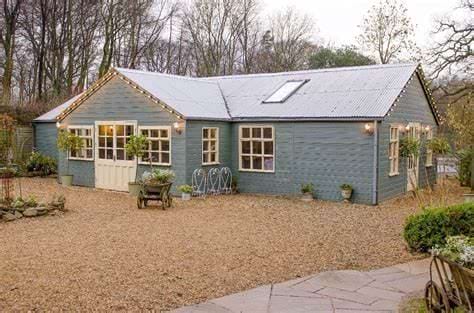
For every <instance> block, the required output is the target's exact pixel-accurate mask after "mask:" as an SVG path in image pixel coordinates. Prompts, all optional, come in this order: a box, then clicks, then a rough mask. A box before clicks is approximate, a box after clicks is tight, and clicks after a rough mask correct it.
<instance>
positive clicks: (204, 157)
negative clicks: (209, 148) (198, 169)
mask: <svg viewBox="0 0 474 313" xmlns="http://www.w3.org/2000/svg"><path fill="white" fill-rule="evenodd" d="M202 163H209V153H207V152H205V153H203V154H202Z"/></svg>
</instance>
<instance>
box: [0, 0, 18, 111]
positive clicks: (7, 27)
mask: <svg viewBox="0 0 474 313" xmlns="http://www.w3.org/2000/svg"><path fill="white" fill-rule="evenodd" d="M0 3H1V4H2V9H3V12H2V13H3V14H2V15H3V21H2V23H1V27H0V43H1V44H2V46H3V50H4V56H5V61H4V62H3V77H2V90H3V96H2V103H3V105H10V104H11V103H10V100H11V89H12V76H13V62H14V61H13V55H14V52H15V36H16V30H17V23H18V16H19V14H20V9H21V6H22V3H23V0H2V1H1V2H0Z"/></svg>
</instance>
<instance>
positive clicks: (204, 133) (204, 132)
mask: <svg viewBox="0 0 474 313" xmlns="http://www.w3.org/2000/svg"><path fill="white" fill-rule="evenodd" d="M202 138H209V129H207V128H204V129H203V130H202Z"/></svg>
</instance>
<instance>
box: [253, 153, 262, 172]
mask: <svg viewBox="0 0 474 313" xmlns="http://www.w3.org/2000/svg"><path fill="white" fill-rule="evenodd" d="M252 162H253V163H252V164H253V169H254V170H261V169H262V165H263V164H262V157H257V156H254V157H252Z"/></svg>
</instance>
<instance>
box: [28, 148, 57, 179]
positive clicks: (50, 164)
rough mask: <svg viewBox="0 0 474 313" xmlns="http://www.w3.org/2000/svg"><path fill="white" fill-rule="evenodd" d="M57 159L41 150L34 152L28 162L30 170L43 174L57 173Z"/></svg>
mask: <svg viewBox="0 0 474 313" xmlns="http://www.w3.org/2000/svg"><path fill="white" fill-rule="evenodd" d="M56 168H57V166H56V160H54V159H53V158H51V157H49V156H46V155H43V154H41V153H39V152H32V153H31V154H30V157H29V158H28V161H27V163H26V169H27V171H28V172H40V173H41V175H42V176H48V175H50V174H54V173H56Z"/></svg>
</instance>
